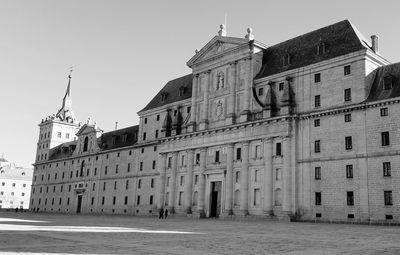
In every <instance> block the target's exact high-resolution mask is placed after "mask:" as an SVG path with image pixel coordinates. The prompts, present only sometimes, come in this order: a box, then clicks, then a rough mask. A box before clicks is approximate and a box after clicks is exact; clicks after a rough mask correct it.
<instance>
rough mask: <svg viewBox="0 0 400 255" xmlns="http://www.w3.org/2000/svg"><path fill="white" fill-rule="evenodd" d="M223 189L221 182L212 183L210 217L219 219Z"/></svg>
mask: <svg viewBox="0 0 400 255" xmlns="http://www.w3.org/2000/svg"><path fill="white" fill-rule="evenodd" d="M221 187H222V182H221V181H218V182H211V192H210V217H215V218H218V217H219V214H220V212H221Z"/></svg>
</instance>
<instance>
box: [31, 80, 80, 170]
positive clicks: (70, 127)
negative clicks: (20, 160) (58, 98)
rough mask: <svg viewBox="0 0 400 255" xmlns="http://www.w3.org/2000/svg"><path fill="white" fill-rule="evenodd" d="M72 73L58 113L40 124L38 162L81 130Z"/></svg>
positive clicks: (47, 157)
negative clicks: (76, 111) (73, 107)
mask: <svg viewBox="0 0 400 255" xmlns="http://www.w3.org/2000/svg"><path fill="white" fill-rule="evenodd" d="M71 79H72V76H71V73H70V74H69V75H68V85H67V91H66V92H65V95H64V98H63V102H62V106H61V108H60V110H58V112H57V114H53V115H50V116H48V117H46V118H45V119H42V122H41V123H40V124H39V128H40V130H39V137H38V143H37V152H36V160H35V161H36V163H38V162H42V161H46V160H48V159H49V157H50V155H49V152H50V149H51V148H54V147H55V146H57V145H60V144H62V143H66V142H70V141H73V140H75V134H76V133H77V132H78V130H79V126H80V125H79V123H76V117H75V114H74V112H73V111H72V97H71Z"/></svg>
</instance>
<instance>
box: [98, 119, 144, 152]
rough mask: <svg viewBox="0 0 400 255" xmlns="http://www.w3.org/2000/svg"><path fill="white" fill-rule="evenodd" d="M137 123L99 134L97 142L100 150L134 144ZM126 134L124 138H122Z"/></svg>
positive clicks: (137, 130)
mask: <svg viewBox="0 0 400 255" xmlns="http://www.w3.org/2000/svg"><path fill="white" fill-rule="evenodd" d="M138 132H139V125H136V126H131V127H127V128H123V129H118V130H114V131H111V132H107V133H104V134H102V135H101V137H100V138H98V140H97V143H98V144H99V147H100V149H101V150H111V149H116V148H121V147H126V146H130V145H134V144H135V143H137V140H138V139H137V138H138V135H137V134H138ZM124 136H126V137H125V138H126V140H124Z"/></svg>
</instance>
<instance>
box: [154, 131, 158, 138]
mask: <svg viewBox="0 0 400 255" xmlns="http://www.w3.org/2000/svg"><path fill="white" fill-rule="evenodd" d="M155 137H156V138H158V129H156V135H155Z"/></svg>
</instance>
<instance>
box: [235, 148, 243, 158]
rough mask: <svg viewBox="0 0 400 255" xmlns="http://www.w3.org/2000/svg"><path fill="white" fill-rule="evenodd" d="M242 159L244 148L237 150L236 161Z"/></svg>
mask: <svg viewBox="0 0 400 255" xmlns="http://www.w3.org/2000/svg"><path fill="white" fill-rule="evenodd" d="M241 159H242V148H236V160H241Z"/></svg>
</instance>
